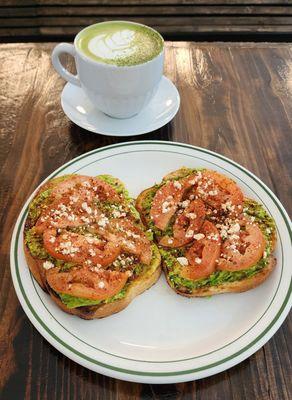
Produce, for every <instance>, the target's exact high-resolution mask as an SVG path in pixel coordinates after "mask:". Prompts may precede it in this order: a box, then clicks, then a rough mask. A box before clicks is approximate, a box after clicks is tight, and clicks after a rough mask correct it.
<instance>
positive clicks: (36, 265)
mask: <svg viewBox="0 0 292 400" xmlns="http://www.w3.org/2000/svg"><path fill="white" fill-rule="evenodd" d="M68 177H70V176H68ZM50 187H52V181H48V182H46V183H45V184H44V185H42V186H41V187H40V188H39V190H38V191H37V192H36V194H35V196H34V198H35V197H36V196H37V195H38V194H39V193H41V192H43V191H44V190H47V189H48V188H50ZM31 227H32V223H31V221H30V220H29V219H28V218H27V219H26V221H25V228H24V235H23V248H24V254H25V258H26V262H27V265H28V268H29V270H30V272H31V273H32V275H33V277H34V278H35V280H36V281H37V282H38V284H39V285H40V286H41V288H42V289H43V290H44V291H45V292H46V293H48V294H49V295H50V297H51V298H52V300H53V301H54V302H55V303H56V304H57V305H58V306H59V307H60V308H61V309H62V310H63V311H64V312H66V313H68V314H72V315H76V316H78V317H80V318H83V319H87V320H90V319H96V318H104V317H107V316H109V315H112V314H115V313H117V312H119V311H121V310H123V309H124V308H126V307H127V306H128V305H129V303H130V302H131V301H132V300H133V299H134V298H135V297H136V296H138V295H139V294H141V293H143V292H144V291H145V290H147V289H149V288H150V287H151V286H152V285H154V284H155V282H156V281H157V280H158V279H159V277H160V275H161V271H162V268H161V256H160V254H159V252H158V251H157V255H156V259H155V270H154V272H153V273H152V274H151V275H146V276H144V275H143V274H142V275H141V276H138V277H137V278H136V279H135V280H134V281H133V282H132V284H131V286H130V287H129V289H128V290H127V293H126V295H125V297H124V298H122V299H120V300H116V301H113V302H112V303H108V304H101V305H94V306H82V307H77V308H68V307H67V306H66V305H65V304H64V303H63V302H62V301H61V299H60V298H59V296H58V295H57V294H56V293H55V292H54V291H53V290H52V289H51V288H50V286H49V285H48V283H47V280H46V270H45V269H44V268H43V263H44V262H45V261H46V260H42V259H40V258H36V257H33V256H32V255H31V253H30V251H29V248H28V246H27V245H26V243H25V239H24V238H25V232H26V231H27V230H28V229H30V228H31Z"/></svg>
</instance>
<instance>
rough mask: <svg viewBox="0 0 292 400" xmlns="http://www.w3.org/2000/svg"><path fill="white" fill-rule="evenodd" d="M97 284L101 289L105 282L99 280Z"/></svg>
mask: <svg viewBox="0 0 292 400" xmlns="http://www.w3.org/2000/svg"><path fill="white" fill-rule="evenodd" d="M97 286H98V287H99V288H100V289H103V288H104V287H105V283H104V282H103V281H100V282H98V284H97Z"/></svg>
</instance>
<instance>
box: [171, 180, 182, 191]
mask: <svg viewBox="0 0 292 400" xmlns="http://www.w3.org/2000/svg"><path fill="white" fill-rule="evenodd" d="M173 186H174V187H175V188H176V189H181V183H180V182H179V181H174V182H173Z"/></svg>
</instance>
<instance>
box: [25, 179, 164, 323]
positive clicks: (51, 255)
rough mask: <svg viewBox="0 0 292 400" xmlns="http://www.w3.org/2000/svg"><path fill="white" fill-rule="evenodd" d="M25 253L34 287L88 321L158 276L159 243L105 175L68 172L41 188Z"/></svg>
mask: <svg viewBox="0 0 292 400" xmlns="http://www.w3.org/2000/svg"><path fill="white" fill-rule="evenodd" d="M24 250H25V256H26V260H27V263H28V266H29V268H30V271H31V272H32V274H33V276H34V278H35V279H36V280H37V282H38V283H39V285H40V286H41V287H42V288H43V289H44V290H45V291H46V292H48V293H49V295H50V296H51V298H52V299H53V300H54V301H55V302H56V303H57V304H58V306H59V307H60V308H61V309H62V310H64V311H65V312H67V313H70V314H75V315H78V316H79V317H81V318H85V319H93V318H101V317H105V316H108V315H111V314H113V313H116V312H119V311H121V310H122V309H123V308H125V307H126V306H127V305H128V304H129V303H130V302H131V300H132V299H133V298H134V297H136V296H137V295H139V294H140V293H142V292H143V291H145V290H146V289H148V288H149V287H150V286H152V285H153V284H154V283H155V282H156V281H157V279H158V278H159V276H160V273H161V268H160V260H161V257H160V254H159V251H158V249H157V246H156V245H155V244H153V243H152V242H151V241H150V240H149V238H148V237H147V232H145V228H144V226H143V224H142V223H141V220H140V216H139V213H138V212H137V210H136V209H135V207H134V205H133V200H132V199H131V198H130V197H129V195H128V192H127V190H126V189H125V187H124V185H123V184H122V182H120V181H119V180H118V179H116V178H114V177H112V176H110V175H100V176H97V177H89V176H81V175H65V176H61V177H58V178H55V179H52V180H49V181H47V182H46V183H45V184H44V185H42V186H41V187H40V189H39V190H38V192H37V193H36V195H35V196H34V199H33V200H32V201H31V203H30V205H29V210H28V215H27V218H26V222H25V228H24Z"/></svg>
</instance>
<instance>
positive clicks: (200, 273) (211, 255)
mask: <svg viewBox="0 0 292 400" xmlns="http://www.w3.org/2000/svg"><path fill="white" fill-rule="evenodd" d="M200 233H201V234H202V235H204V237H202V238H201V239H199V240H196V241H195V242H194V244H193V245H192V246H191V247H190V249H189V250H188V251H187V253H186V258H187V260H188V263H189V265H187V266H185V267H183V269H182V272H181V276H182V277H183V278H187V279H202V278H207V277H208V276H209V275H211V274H212V273H213V272H214V271H215V269H216V263H217V260H218V258H219V256H220V246H221V239H220V236H219V232H218V230H217V228H216V226H215V225H214V224H212V223H211V222H209V221H205V222H204V223H203V226H202V228H201V230H200Z"/></svg>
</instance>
